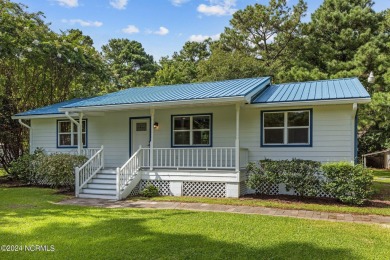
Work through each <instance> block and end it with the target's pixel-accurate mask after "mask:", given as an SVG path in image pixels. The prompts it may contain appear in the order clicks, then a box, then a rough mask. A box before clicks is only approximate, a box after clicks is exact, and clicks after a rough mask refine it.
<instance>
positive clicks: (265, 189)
mask: <svg viewBox="0 0 390 260" xmlns="http://www.w3.org/2000/svg"><path fill="white" fill-rule="evenodd" d="M247 171H248V173H249V177H248V180H247V182H246V184H247V186H248V187H249V188H250V189H254V190H257V191H258V192H260V193H263V194H269V193H270V191H271V189H272V185H274V184H279V183H280V182H281V179H282V178H281V175H282V173H281V172H280V171H279V170H278V169H277V166H276V164H275V161H272V160H269V159H265V160H261V161H259V162H258V163H253V162H251V163H249V164H248V166H247Z"/></svg>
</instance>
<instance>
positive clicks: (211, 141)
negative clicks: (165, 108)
mask: <svg viewBox="0 0 390 260" xmlns="http://www.w3.org/2000/svg"><path fill="white" fill-rule="evenodd" d="M175 116H210V120H211V122H210V144H209V145H174V144H173V118H174V117H175ZM189 147H191V148H197V147H199V148H201V147H213V114H212V113H200V114H180V115H171V148H189Z"/></svg>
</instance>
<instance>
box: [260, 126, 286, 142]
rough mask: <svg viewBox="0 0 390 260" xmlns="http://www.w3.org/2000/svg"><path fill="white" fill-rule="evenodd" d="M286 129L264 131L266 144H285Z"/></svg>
mask: <svg viewBox="0 0 390 260" xmlns="http://www.w3.org/2000/svg"><path fill="white" fill-rule="evenodd" d="M283 136H284V129H264V143H266V144H283V139H284V138H283Z"/></svg>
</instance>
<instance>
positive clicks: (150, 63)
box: [102, 39, 158, 92]
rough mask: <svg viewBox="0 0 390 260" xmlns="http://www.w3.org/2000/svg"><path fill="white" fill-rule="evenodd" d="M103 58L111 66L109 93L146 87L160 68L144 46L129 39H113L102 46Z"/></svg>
mask: <svg viewBox="0 0 390 260" xmlns="http://www.w3.org/2000/svg"><path fill="white" fill-rule="evenodd" d="M102 51H103V58H104V60H105V62H106V63H107V64H108V66H109V71H110V74H111V80H110V81H111V86H110V89H108V90H106V91H108V92H111V91H116V90H118V89H126V88H129V87H136V86H146V85H148V84H149V83H150V81H151V80H152V78H153V77H154V75H155V73H156V71H157V69H158V67H157V64H156V63H155V62H154V60H153V56H152V55H149V54H147V53H146V52H145V50H144V48H143V47H142V44H141V43H139V42H137V41H130V40H129V39H111V40H109V42H108V44H106V45H103V46H102Z"/></svg>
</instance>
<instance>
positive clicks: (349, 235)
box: [0, 187, 390, 259]
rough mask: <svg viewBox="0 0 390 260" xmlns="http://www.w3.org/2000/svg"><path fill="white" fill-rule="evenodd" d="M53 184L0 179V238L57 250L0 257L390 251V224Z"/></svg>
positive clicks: (321, 255)
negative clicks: (96, 196) (157, 206)
mask: <svg viewBox="0 0 390 260" xmlns="http://www.w3.org/2000/svg"><path fill="white" fill-rule="evenodd" d="M62 197H63V196H60V195H56V194H54V191H53V190H50V189H38V188H5V187H0V244H10V245H49V246H50V245H54V247H55V251H54V252H0V259H24V258H29V259H42V258H45V259H54V258H56V259H96V258H98V259H124V258H131V259H184V258H187V259H259V258H274V259H335V258H337V259H361V258H367V259H368V258H370V259H386V258H388V256H389V255H390V232H389V229H388V228H385V227H382V226H379V225H374V224H353V223H336V222H328V221H315V220H304V219H294V218H283V217H270V216H259V215H241V214H233V213H213V212H194V211H178V210H147V209H104V208H93V207H79V206H65V205H57V204H53V202H55V201H58V200H60V199H61V198H62Z"/></svg>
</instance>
